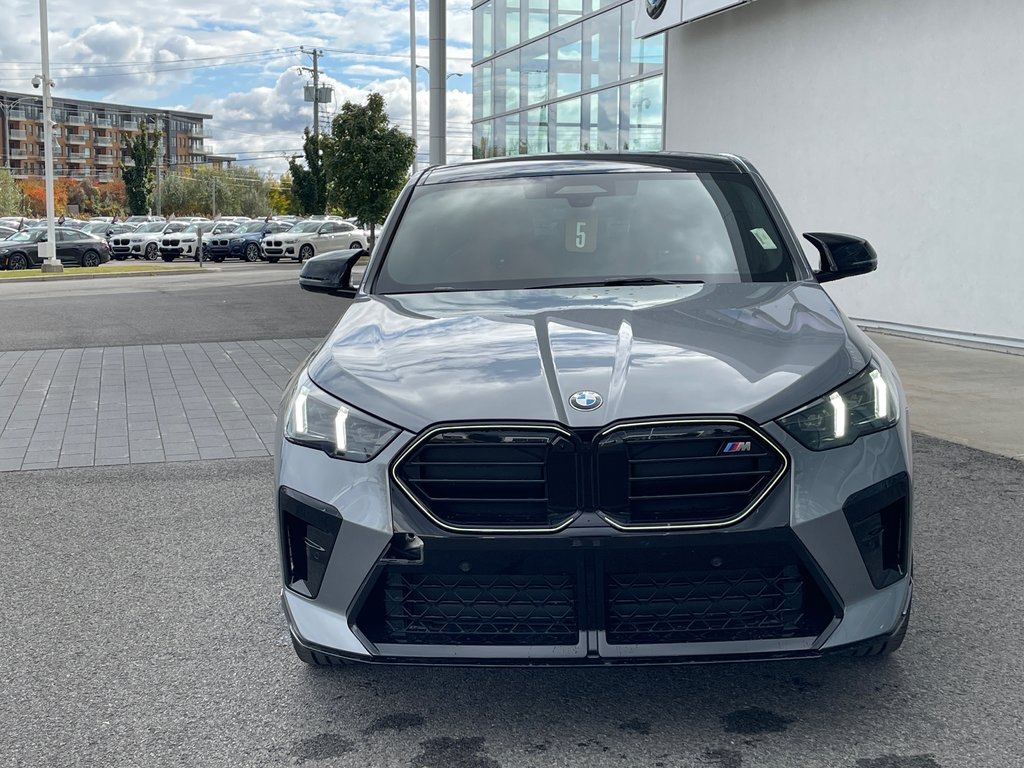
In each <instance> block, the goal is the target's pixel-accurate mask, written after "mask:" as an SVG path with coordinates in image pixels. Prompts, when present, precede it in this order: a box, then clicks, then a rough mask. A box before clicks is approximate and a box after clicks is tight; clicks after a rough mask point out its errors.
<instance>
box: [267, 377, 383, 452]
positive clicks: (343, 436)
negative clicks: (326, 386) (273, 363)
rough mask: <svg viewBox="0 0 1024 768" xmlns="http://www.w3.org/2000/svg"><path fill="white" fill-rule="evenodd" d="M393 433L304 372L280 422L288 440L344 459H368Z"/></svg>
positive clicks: (380, 449)
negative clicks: (283, 422) (315, 382)
mask: <svg viewBox="0 0 1024 768" xmlns="http://www.w3.org/2000/svg"><path fill="white" fill-rule="evenodd" d="M397 434H398V430H397V429H396V428H395V427H392V426H391V425H389V424H385V423H384V422H382V421H378V420H377V419H375V418H373V417H372V416H370V415H368V414H365V413H363V412H362V411H357V410H356V409H355V408H352V407H351V406H348V405H345V404H344V403H343V402H341V401H340V400H336V399H335V398H333V397H331V396H330V395H328V394H327V393H326V392H324V391H323V390H322V389H320V388H319V387H317V386H316V384H314V383H313V382H312V381H311V380H310V379H309V377H308V376H307V375H306V374H302V377H301V378H300V379H299V384H298V386H297V387H296V388H295V393H294V394H293V395H292V400H291V403H290V404H289V406H288V417H287V421H286V422H285V426H284V436H285V437H286V438H287V439H288V440H290V441H291V442H293V443H297V444H299V445H306V446H309V447H310V448H319V449H320V450H322V451H324V452H326V453H327V454H329V455H331V456H333V457H334V458H336V459H346V460H348V461H369V460H370V459H372V458H373V457H374V456H376V455H377V454H378V453H380V452H381V451H382V450H383V449H384V446H386V445H387V444H388V443H390V442H391V440H392V439H393V438H394V437H395V435H397Z"/></svg>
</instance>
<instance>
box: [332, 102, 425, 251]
mask: <svg viewBox="0 0 1024 768" xmlns="http://www.w3.org/2000/svg"><path fill="white" fill-rule="evenodd" d="M384 106H385V105H384V97H383V96H381V95H380V94H379V93H371V94H370V95H369V97H367V99H366V104H356V103H353V102H350V101H347V102H345V104H344V106H342V108H341V111H340V112H339V113H338V114H337V115H336V116H335V118H334V120H333V121H332V122H331V140H330V143H329V146H328V151H327V152H326V155H327V157H326V165H327V175H328V178H329V180H330V202H331V203H332V204H333V205H337V206H338V207H340V208H342V209H343V210H344V211H345V212H346V213H347V214H348V215H349V216H354V217H356V218H357V219H359V221H362V222H365V223H367V224H369V225H370V238H371V240H372V239H373V238H374V236H375V232H374V229H375V227H376V225H377V224H380V223H381V222H382V221H384V218H385V217H386V216H387V214H388V211H390V210H391V206H392V204H393V203H394V202H395V198H396V197H398V193H399V192H400V191H401V190H402V187H403V186H404V185H405V182H406V181H407V180H408V177H409V167H410V166H411V165H412V162H413V159H414V158H415V156H416V143H415V142H414V141H413V140H412V137H411V136H408V135H407V134H405V133H404V132H403V131H401V130H400V129H399V128H397V127H395V126H393V125H391V122H390V120H389V119H388V116H387V113H386V112H385V111H384Z"/></svg>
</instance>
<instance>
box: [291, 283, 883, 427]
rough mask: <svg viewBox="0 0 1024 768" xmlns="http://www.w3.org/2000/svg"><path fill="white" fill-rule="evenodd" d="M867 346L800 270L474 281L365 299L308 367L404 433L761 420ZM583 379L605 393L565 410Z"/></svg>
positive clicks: (854, 364)
mask: <svg viewBox="0 0 1024 768" xmlns="http://www.w3.org/2000/svg"><path fill="white" fill-rule="evenodd" d="M870 354H871V352H870V345H869V342H868V341H867V338H866V337H865V336H864V335H863V334H862V333H861V332H860V331H859V330H858V329H856V327H854V326H853V325H852V324H851V323H850V322H849V321H848V320H847V319H846V317H845V316H844V315H843V314H842V313H841V312H840V311H839V310H838V309H837V308H836V306H835V305H834V304H833V303H832V301H831V300H830V299H829V297H828V295H827V294H826V293H825V292H824V290H822V289H821V287H820V286H818V285H817V284H811V283H799V284H794V283H788V284H767V283H729V284H720V285H663V286H643V287H613V288H598V289H592V288H590V289H557V290H555V289H546V290H529V291H477V292H452V293H433V294H404V295H392V296H371V297H361V298H360V299H357V300H356V301H354V302H353V303H352V305H351V306H350V307H349V308H348V310H347V311H346V312H345V314H344V316H343V317H342V318H341V320H340V321H339V323H338V325H337V326H336V327H335V329H334V331H333V332H332V333H331V335H330V336H329V337H328V338H327V339H326V340H325V341H324V344H323V345H322V346H321V348H320V349H319V350H318V352H317V353H316V354H315V355H314V357H313V359H312V360H311V362H310V365H309V375H310V378H312V380H313V381H314V382H316V384H317V385H318V386H320V387H322V388H323V389H325V390H326V391H328V392H330V393H331V394H333V395H334V396H336V397H338V398H340V399H342V400H344V401H346V402H347V403H349V404H351V405H354V406H356V407H357V408H360V409H362V410H364V411H367V412H369V413H372V414H374V415H376V416H378V417H380V418H383V419H385V420H387V421H390V422H392V423H394V424H397V425H399V426H402V427H404V428H406V429H408V430H410V431H414V432H418V431H420V430H421V429H423V428H424V427H426V426H428V425H430V424H433V423H438V422H446V421H466V420H478V419H486V420H487V421H489V422H493V421H494V420H505V419H528V420H537V421H555V422H559V423H562V424H566V425H568V426H572V427H591V426H601V425H604V424H607V423H610V422H613V421H616V420H619V419H636V418H647V417H660V416H678V415H695V414H699V415H739V416H746V417H748V418H751V419H753V420H754V421H756V422H759V423H763V422H766V421H768V420H770V419H773V418H776V417H778V416H781V415H783V414H785V413H787V412H789V411H791V410H793V409H794V408H796V407H798V406H800V405H802V404H804V403H806V402H808V401H810V400H813V399H814V398H816V397H818V396H820V395H822V394H824V393H826V392H827V391H828V390H830V389H832V388H833V387H835V386H837V385H838V384H841V383H842V382H843V381H845V380H846V379H848V378H849V377H851V376H852V375H854V374H855V373H856V372H857V371H859V370H860V369H862V368H863V367H864V366H865V365H866V364H867V363H868V361H869V359H870ZM581 390H595V391H597V392H598V393H600V394H601V395H602V396H603V398H604V405H603V406H602V407H600V408H598V409H597V410H594V411H590V412H580V411H576V410H573V409H572V408H570V407H569V405H568V401H569V398H570V396H571V395H572V394H573V393H575V392H578V391H581Z"/></svg>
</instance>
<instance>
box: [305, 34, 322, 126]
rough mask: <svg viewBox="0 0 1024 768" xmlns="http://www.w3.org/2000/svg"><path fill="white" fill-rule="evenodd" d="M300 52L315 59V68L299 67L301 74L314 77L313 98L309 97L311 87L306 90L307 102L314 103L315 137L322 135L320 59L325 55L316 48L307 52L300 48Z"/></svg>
mask: <svg viewBox="0 0 1024 768" xmlns="http://www.w3.org/2000/svg"><path fill="white" fill-rule="evenodd" d="M299 50H300V51H302V52H303V53H304V54H306V55H307V56H312V57H313V67H312V68H310V67H299V72H300V73H301V72H309V73H311V74H312V75H313V94H312V98H310V96H309V87H308V86H307V89H306V101H312V102H313V135H314V136H319V135H320V103H321V101H322V100H321V98H320V57H321V56H322V55H323V51H318V50H317V49H316V48H313V49H312V50H307V49H306V47H305V46H299Z"/></svg>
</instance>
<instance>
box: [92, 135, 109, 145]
mask: <svg viewBox="0 0 1024 768" xmlns="http://www.w3.org/2000/svg"><path fill="white" fill-rule="evenodd" d="M92 143H93V144H95V145H96V146H97V147H112V146H114V140H113V139H112V138H110V137H109V136H97V137H96V138H95V139H93V142H92Z"/></svg>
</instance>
